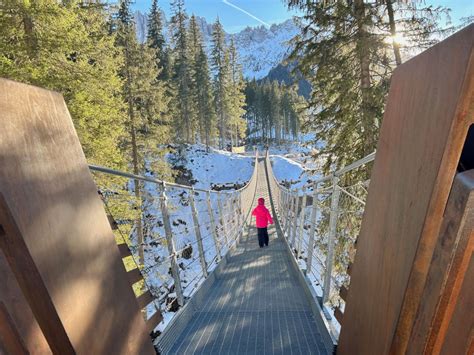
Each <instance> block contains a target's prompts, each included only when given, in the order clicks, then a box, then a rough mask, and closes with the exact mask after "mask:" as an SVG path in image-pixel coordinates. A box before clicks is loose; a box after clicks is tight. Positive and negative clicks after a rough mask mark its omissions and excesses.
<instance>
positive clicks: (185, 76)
mask: <svg viewBox="0 0 474 355" xmlns="http://www.w3.org/2000/svg"><path fill="white" fill-rule="evenodd" d="M171 8H172V11H173V16H172V17H171V26H172V30H173V41H174V52H175V53H174V54H175V60H174V73H173V81H174V87H175V88H176V94H175V97H174V105H175V107H176V111H177V112H176V119H175V131H176V132H175V135H176V138H177V139H178V140H181V139H182V138H181V137H184V141H185V142H188V143H193V141H194V137H193V134H192V133H193V124H194V122H193V121H192V120H193V112H192V110H193V107H192V101H191V100H192V98H191V92H190V83H191V80H192V78H191V68H190V63H189V47H188V46H189V44H188V33H187V20H188V17H187V15H186V11H185V8H184V1H183V0H174V1H173V2H172V3H171Z"/></svg>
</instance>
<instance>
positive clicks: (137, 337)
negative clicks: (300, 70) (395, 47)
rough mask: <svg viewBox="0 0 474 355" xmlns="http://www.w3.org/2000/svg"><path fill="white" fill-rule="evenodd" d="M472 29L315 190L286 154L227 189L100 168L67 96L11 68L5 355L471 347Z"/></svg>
mask: <svg viewBox="0 0 474 355" xmlns="http://www.w3.org/2000/svg"><path fill="white" fill-rule="evenodd" d="M473 39H474V25H471V26H468V27H467V28H465V29H464V30H462V31H460V32H458V33H457V34H455V35H454V36H452V37H450V38H449V39H447V40H445V41H443V42H441V43H440V44H438V45H436V46H435V47H433V48H431V49H430V50H428V51H426V52H424V53H422V54H421V55H419V56H417V57H415V58H413V59H412V60H410V61H409V62H407V63H405V64H403V65H402V66H400V67H399V68H398V69H397V71H396V73H395V74H394V76H393V78H392V82H391V90H390V94H389V97H388V102H387V107H386V110H385V114H384V120H383V126H382V128H381V133H380V140H379V145H378V148H377V153H376V155H375V154H370V155H368V156H366V157H364V158H363V159H361V160H359V161H355V162H351V163H350V164H348V165H347V166H345V167H344V168H342V169H340V170H336V171H333V172H332V173H331V174H330V175H328V176H323V177H321V178H318V179H316V180H314V181H308V183H307V184H306V185H305V186H303V187H301V188H298V189H288V188H287V187H285V186H282V185H280V184H279V182H278V181H277V179H276V178H275V175H274V173H273V168H272V161H271V158H272V157H271V156H270V155H269V154H268V152H258V151H257V152H255V157H250V158H249V159H253V164H254V170H253V174H252V176H251V178H250V180H249V181H248V183H247V184H246V185H245V186H244V187H242V188H240V189H238V190H227V191H212V190H205V189H197V188H192V187H190V186H184V185H180V184H175V183H168V182H165V181H161V180H158V179H156V178H155V177H153V176H151V175H149V176H138V175H133V174H129V173H126V172H121V171H117V170H113V169H110V168H107V167H99V166H92V165H88V163H87V161H86V159H85V156H84V153H83V151H82V147H81V145H80V143H79V140H78V137H77V134H76V132H75V129H74V126H73V124H72V120H71V117H70V115H69V112H68V110H67V107H66V105H65V102H64V100H63V98H62V96H61V95H59V94H57V93H54V92H51V91H48V90H44V89H40V88H37V87H34V86H30V85H25V84H20V83H16V82H13V81H10V80H5V79H0V115H1V118H2V130H1V132H0V166H1V169H0V250H1V252H0V280H2V283H1V285H0V353H6V354H27V353H31V354H50V353H54V354H152V353H155V352H159V353H163V354H192V353H202V354H214V353H223V354H224V353H225V354H229V353H236V354H237V353H252V354H256V353H265V354H266V353H272V354H286V353H290V354H292V353H299V354H312V353H314V354H331V353H334V352H337V353H338V354H388V353H392V354H406V353H413V354H472V353H473V350H474V342H473V327H474V318H473V317H474V315H473V313H472V312H468V311H466V310H471V309H472V302H473V299H474V295H473V292H474V291H473V288H472V282H474V281H473V280H474V262H473V259H472V253H473V251H474V243H473V241H474V238H473V231H474V218H473V216H474V163H473V162H474V159H473V157H474V153H473V151H472V146H473V142H474V128H473V127H474V116H473V115H472V113H473V112H474V106H473V105H474V101H473V100H472V98H473V97H474V80H473V78H474V62H473V60H474V59H473V58H474V56H473V55H472V49H473ZM414 98H418V99H416V100H415V99H414ZM470 147H471V148H470ZM369 165H370V166H369ZM359 169H365V170H371V171H372V174H371V176H370V180H369V179H368V176H367V175H366V174H360V173H359ZM357 177H358V178H357ZM136 186H139V190H140V191H141V193H140V194H137V193H136V190H137V189H136V188H134V187H136ZM258 197H264V198H265V199H266V201H267V206H268V207H269V208H270V209H271V211H272V214H273V216H274V219H275V224H274V225H272V226H271V228H270V230H269V231H270V244H269V246H268V247H265V248H262V249H261V248H258V247H257V242H256V232H255V229H254V227H253V222H252V218H251V215H250V212H251V210H252V208H253V207H255V205H256V199H257V198H258Z"/></svg>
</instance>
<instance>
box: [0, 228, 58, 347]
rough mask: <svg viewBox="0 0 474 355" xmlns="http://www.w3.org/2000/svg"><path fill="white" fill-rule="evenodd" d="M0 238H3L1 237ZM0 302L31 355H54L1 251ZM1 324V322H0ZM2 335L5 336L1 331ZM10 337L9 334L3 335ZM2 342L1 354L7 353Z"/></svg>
mask: <svg viewBox="0 0 474 355" xmlns="http://www.w3.org/2000/svg"><path fill="white" fill-rule="evenodd" d="M0 238H3V237H1V236H0ZM0 302H1V303H3V304H4V305H5V308H6V310H7V312H8V314H9V316H10V317H11V319H12V320H13V322H14V324H15V327H16V329H17V330H18V333H19V334H21V337H22V340H23V342H24V345H25V348H26V349H27V351H29V352H30V353H31V354H35V353H37V354H44V355H47V354H52V351H51V348H50V347H49V345H48V342H47V340H46V338H45V337H44V334H43V332H42V330H41V328H40V326H39V324H38V322H37V320H36V318H35V316H34V314H33V312H32V310H31V308H30V305H29V304H28V301H27V300H26V299H25V297H24V296H23V292H22V290H21V288H20V285H19V284H18V281H17V279H16V277H15V275H14V274H13V272H12V270H11V267H10V265H9V263H8V262H7V259H6V257H5V253H3V251H2V250H1V249H0ZM0 323H1V321H0ZM0 333H1V334H5V333H4V331H3V330H0ZM1 334H0V337H2V336H5V337H6V336H8V335H7V334H5V335H1ZM1 343H2V341H0V354H4V353H7V352H6V350H5V349H2V346H1Z"/></svg>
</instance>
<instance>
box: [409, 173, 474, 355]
mask: <svg viewBox="0 0 474 355" xmlns="http://www.w3.org/2000/svg"><path fill="white" fill-rule="evenodd" d="M473 247H474V170H471V171H468V172H465V173H462V174H458V175H457V176H456V178H455V180H454V183H453V188H452V190H451V193H450V195H449V200H448V204H447V206H446V210H445V212H444V216H443V223H442V227H441V232H440V234H439V238H438V240H437V243H436V247H435V250H434V253H433V257H432V259H431V263H430V268H429V272H428V275H427V279H426V282H425V288H424V290H423V296H422V300H423V302H421V304H420V305H419V308H418V311H417V317H416V320H415V324H414V327H413V331H412V333H411V336H410V341H409V344H408V353H410V354H422V353H426V354H433V353H439V352H440V349H441V346H442V344H444V342H445V341H446V340H447V336H446V334H447V332H448V328H452V326H451V325H450V323H451V319H452V314H453V313H454V310H455V309H457V308H458V299H459V298H460V292H461V287H466V285H465V282H466V281H463V280H464V279H465V274H466V270H467V269H468V265H469V263H470V262H472V260H471V259H472V252H473ZM462 285H464V286H462ZM471 285H472V284H471ZM471 289H472V290H474V288H473V287H471ZM465 296H468V294H467V293H466V295H465ZM461 298H463V297H461ZM464 298H467V299H466V302H467V303H468V304H469V303H471V307H470V308H469V307H467V308H466V307H462V309H464V312H463V311H462V310H461V311H460V312H459V315H461V316H464V319H460V320H459V321H458V323H464V324H463V325H464V326H463V327H458V328H459V329H457V331H456V332H454V334H456V335H457V336H454V337H453V336H451V337H453V338H454V341H453V342H452V344H458V346H459V345H461V346H463V345H464V347H465V346H466V343H467V342H468V339H467V338H468V336H469V331H472V329H473V326H474V324H473V321H474V312H466V311H467V310H469V309H474V305H472V302H474V294H473V293H472V292H471V294H470V296H468V297H464ZM461 303H462V301H461ZM469 325H470V327H469ZM466 331H467V332H468V333H467V335H466V334H465V332H466ZM463 333H464V336H463V335H462V334H463ZM458 350H459V349H458ZM452 351H453V352H452V353H454V354H458V353H460V352H458V351H454V349H452Z"/></svg>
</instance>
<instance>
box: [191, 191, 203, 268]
mask: <svg viewBox="0 0 474 355" xmlns="http://www.w3.org/2000/svg"><path fill="white" fill-rule="evenodd" d="M189 203H190V205H191V211H192V214H193V222H194V232H195V234H196V240H197V245H198V251H199V261H200V262H201V268H202V273H203V275H204V277H207V263H206V255H205V253H204V246H203V245H202V235H201V227H200V225H199V216H198V212H197V209H196V204H195V202H194V188H192V189H191V192H190V195H189Z"/></svg>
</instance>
